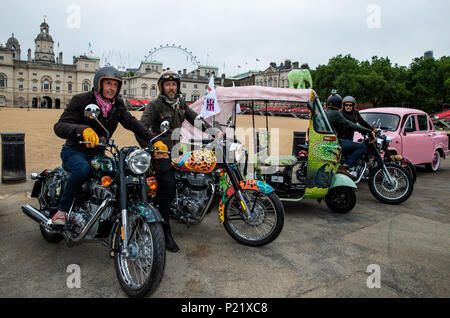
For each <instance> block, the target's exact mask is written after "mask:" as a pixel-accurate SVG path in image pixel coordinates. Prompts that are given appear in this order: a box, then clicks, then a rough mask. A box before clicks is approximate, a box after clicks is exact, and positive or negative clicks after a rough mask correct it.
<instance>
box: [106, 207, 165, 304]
mask: <svg viewBox="0 0 450 318" xmlns="http://www.w3.org/2000/svg"><path fill="white" fill-rule="evenodd" d="M128 222H129V223H128V226H129V231H130V238H129V243H128V246H129V249H128V253H127V254H128V255H125V254H124V253H120V252H115V253H114V264H115V268H116V274H117V278H118V279H119V282H120V285H121V287H122V289H123V290H124V291H125V293H126V294H127V295H128V296H130V297H144V296H145V295H147V294H149V293H153V292H154V291H155V289H156V288H157V287H158V286H159V284H160V282H161V279H162V276H163V273H164V267H165V263H166V251H165V250H166V247H165V241H164V232H163V230H162V226H161V224H160V223H146V222H145V221H144V220H143V219H142V217H140V216H137V215H134V214H133V215H130V217H129V221H128ZM115 245H116V250H121V249H122V247H121V245H122V237H121V230H120V229H119V230H118V231H117V233H116V244H115Z"/></svg>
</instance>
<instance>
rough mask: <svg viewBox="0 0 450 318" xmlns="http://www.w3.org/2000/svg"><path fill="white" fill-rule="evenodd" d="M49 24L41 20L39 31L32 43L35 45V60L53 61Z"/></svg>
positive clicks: (52, 45) (52, 44)
mask: <svg viewBox="0 0 450 318" xmlns="http://www.w3.org/2000/svg"><path fill="white" fill-rule="evenodd" d="M49 29H50V27H49V25H48V24H47V22H45V18H44V22H42V24H41V33H39V34H38V36H37V37H36V39H35V40H34V43H35V45H36V47H35V55H34V60H35V62H44V63H45V62H46V63H55V53H54V51H53V47H54V44H55V43H54V42H53V39H52V37H51V36H50V34H49Z"/></svg>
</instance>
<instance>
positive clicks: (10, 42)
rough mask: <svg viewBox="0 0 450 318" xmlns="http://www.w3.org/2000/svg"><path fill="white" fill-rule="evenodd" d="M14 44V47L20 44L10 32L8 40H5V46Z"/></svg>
mask: <svg viewBox="0 0 450 318" xmlns="http://www.w3.org/2000/svg"><path fill="white" fill-rule="evenodd" d="M13 45H14V46H15V47H18V46H20V44H19V40H17V39H16V38H15V37H14V33H13V34H12V36H11V37H10V38H9V39H8V42H6V47H11V46H13Z"/></svg>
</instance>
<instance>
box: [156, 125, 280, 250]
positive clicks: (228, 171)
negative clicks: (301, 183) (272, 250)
mask: <svg viewBox="0 0 450 318" xmlns="http://www.w3.org/2000/svg"><path fill="white" fill-rule="evenodd" d="M200 119H201V118H200ZM190 142H191V143H197V144H202V147H200V149H196V150H195V149H194V151H187V152H186V153H184V154H183V155H181V156H180V157H178V158H176V159H175V160H172V165H173V167H174V168H175V180H176V196H175V198H174V200H173V202H172V203H171V211H170V218H171V219H174V220H178V221H181V222H183V223H185V224H188V225H191V224H199V223H201V222H202V221H203V219H204V218H205V216H206V215H207V214H208V213H209V212H211V210H212V208H213V207H214V206H215V204H216V203H217V201H218V200H220V202H219V209H218V217H219V223H220V224H222V225H223V226H224V227H225V230H226V231H227V233H228V234H229V235H230V236H231V237H232V238H233V239H234V240H236V241H237V242H239V243H241V244H244V245H248V246H253V247H259V246H263V245H266V244H269V243H271V242H272V241H273V240H275V239H276V238H277V237H278V235H279V234H280V233H281V230H282V228H283V225H284V208H283V205H282V204H281V202H280V200H279V199H278V197H277V196H276V194H275V191H274V189H273V188H272V187H271V186H269V185H268V184H266V183H265V182H262V181H259V180H244V179H243V177H242V174H241V171H240V168H239V166H238V162H239V160H240V159H241V157H242V156H243V155H244V154H245V150H244V149H243V146H242V145H241V144H238V143H233V142H231V141H230V140H228V139H227V138H226V135H223V137H221V138H215V139H201V140H195V139H191V140H190ZM218 158H221V159H222V160H221V161H219V160H218ZM153 196H154V192H151V191H149V197H153Z"/></svg>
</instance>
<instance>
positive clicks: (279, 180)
mask: <svg viewBox="0 0 450 318" xmlns="http://www.w3.org/2000/svg"><path fill="white" fill-rule="evenodd" d="M270 180H271V181H272V182H275V183H283V182H284V178H283V176H272V177H271V179H270Z"/></svg>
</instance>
